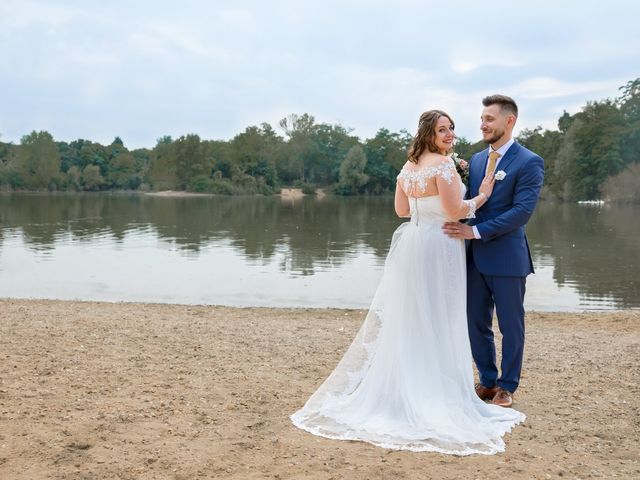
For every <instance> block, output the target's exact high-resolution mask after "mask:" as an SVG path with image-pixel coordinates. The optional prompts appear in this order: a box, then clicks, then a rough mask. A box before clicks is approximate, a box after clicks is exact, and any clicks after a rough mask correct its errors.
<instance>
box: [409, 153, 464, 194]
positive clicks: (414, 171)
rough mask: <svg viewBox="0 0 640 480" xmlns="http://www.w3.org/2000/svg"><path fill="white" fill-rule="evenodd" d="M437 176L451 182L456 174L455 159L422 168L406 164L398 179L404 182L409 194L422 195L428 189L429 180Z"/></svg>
mask: <svg viewBox="0 0 640 480" xmlns="http://www.w3.org/2000/svg"><path fill="white" fill-rule="evenodd" d="M436 176H440V177H442V178H444V179H445V180H446V181H447V183H449V184H451V183H452V182H453V178H454V177H455V176H456V166H455V164H454V163H453V160H451V159H449V160H448V161H444V162H442V163H441V164H440V165H436V166H430V167H422V168H407V166H406V165H405V166H404V167H402V170H401V171H400V173H399V174H398V181H399V182H402V184H401V185H402V189H403V190H404V191H405V193H406V194H407V196H414V197H420V196H421V195H420V193H422V194H424V193H425V192H426V190H427V181H428V180H430V179H432V178H434V177H436ZM422 196H424V195H422Z"/></svg>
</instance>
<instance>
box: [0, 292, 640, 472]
mask: <svg viewBox="0 0 640 480" xmlns="http://www.w3.org/2000/svg"><path fill="white" fill-rule="evenodd" d="M364 314H365V312H363V311H361V310H330V309H266V308H226V307H192V306H178V305H149V304H130V303H116V304H113V303H95V302H64V301H40V300H8V299H5V300H0V478H1V479H3V480H10V479H45V478H46V479H197V478H216V479H218V478H229V479H262V478H273V479H301V478H302V479H306V478H311V479H342V478H344V479H375V478H381V479H429V478H446V479H449V478H451V479H454V478H463V479H467V478H469V479H475V478H513V479H525V478H526V479H529V478H536V479H537V478H540V479H545V478H569V479H575V478H581V479H583V478H621V479H628V478H640V463H639V457H640V438H639V437H640V433H639V432H640V408H639V407H640V400H639V399H640V386H639V381H640V375H639V373H640V311H623V312H610V313H576V314H567V313H557V314H556V313H529V314H528V316H527V345H526V354H525V363H524V372H523V379H522V384H521V387H520V389H519V390H518V392H517V394H516V406H517V408H518V409H520V410H521V411H523V412H525V413H526V414H527V416H528V418H527V421H526V422H525V423H524V424H523V425H520V426H518V427H516V428H515V429H514V430H513V432H512V433H511V434H508V435H507V436H506V442H507V450H506V452H505V453H502V454H498V455H494V456H490V457H487V456H471V457H454V456H446V455H441V454H435V453H411V452H398V451H388V450H384V449H380V448H377V447H374V446H372V445H368V444H365V443H359V442H338V441H332V440H326V439H323V438H317V437H315V436H313V435H310V434H308V433H306V432H303V431H301V430H298V429H296V428H295V427H293V426H292V425H291V423H290V421H289V419H288V416H289V415H290V414H291V413H292V412H293V411H295V410H296V409H298V408H299V407H300V406H301V405H302V404H303V403H304V402H305V401H306V399H307V397H308V396H309V395H310V394H311V393H312V392H313V391H314V390H315V388H316V387H317V386H318V385H319V384H320V383H321V382H322V380H323V379H324V378H325V377H326V375H327V374H328V373H329V372H330V371H331V370H332V369H333V367H334V366H335V364H336V362H337V361H338V360H339V359H340V357H341V355H342V353H343V352H344V350H345V349H346V348H347V346H348V345H349V343H350V341H351V339H352V338H353V336H354V334H355V332H356V331H357V329H358V327H359V325H360V322H361V321H362V319H363V317H364Z"/></svg>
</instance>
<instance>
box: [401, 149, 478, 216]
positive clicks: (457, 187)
mask: <svg viewBox="0 0 640 480" xmlns="http://www.w3.org/2000/svg"><path fill="white" fill-rule="evenodd" d="M436 177H440V178H442V179H443V180H444V181H445V182H446V184H447V185H446V186H445V188H446V190H447V191H446V192H442V191H440V190H439V189H438V188H436V187H435V185H434V183H431V184H429V181H430V180H431V179H434V178H436ZM397 178H398V182H400V186H401V187H402V190H403V191H404V192H405V193H406V195H407V197H408V198H409V208H410V211H411V219H412V222H418V223H419V222H420V220H422V221H423V223H424V222H425V221H431V222H433V223H442V222H444V221H447V220H452V219H453V218H452V217H451V213H450V212H451V209H452V207H451V205H449V209H448V210H449V213H447V209H446V208H445V202H448V203H452V202H455V203H458V204H459V206H460V209H461V211H460V212H459V213H460V215H459V218H475V212H476V202H475V201H473V200H462V199H463V198H464V196H465V193H466V191H467V188H466V186H465V185H464V183H463V182H462V180H461V179H460V176H459V175H458V173H457V172H456V166H455V163H454V162H453V160H451V159H447V160H444V161H443V162H442V163H440V164H439V165H435V166H428V167H413V165H410V166H407V165H405V166H404V167H403V168H402V170H401V171H400V173H399V174H398V177H397ZM454 182H456V183H454ZM448 186H451V188H447V187H448ZM434 190H435V192H436V193H435V194H434V193H433V192H434ZM458 192H459V193H458ZM452 197H453V198H452ZM456 220H457V218H456Z"/></svg>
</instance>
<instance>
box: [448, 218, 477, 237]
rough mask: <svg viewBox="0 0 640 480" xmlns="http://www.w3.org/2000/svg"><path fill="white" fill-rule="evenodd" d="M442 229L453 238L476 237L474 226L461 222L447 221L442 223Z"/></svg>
mask: <svg viewBox="0 0 640 480" xmlns="http://www.w3.org/2000/svg"><path fill="white" fill-rule="evenodd" d="M442 230H443V231H444V233H445V234H446V235H447V236H449V237H451V238H458V239H462V240H473V239H474V238H476V237H475V235H474V234H473V228H471V227H470V226H469V225H465V224H464V223H460V222H447V223H445V224H444V225H442Z"/></svg>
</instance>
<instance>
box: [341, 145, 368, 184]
mask: <svg viewBox="0 0 640 480" xmlns="http://www.w3.org/2000/svg"><path fill="white" fill-rule="evenodd" d="M366 165H367V156H366V155H365V153H364V150H362V147H360V146H359V145H356V146H355V147H351V149H350V150H349V152H348V153H347V156H346V157H345V158H344V160H343V161H342V164H341V165H340V182H339V183H338V186H337V191H338V193H341V194H343V195H355V194H358V193H361V192H362V190H363V187H364V186H365V185H366V184H367V181H368V180H369V177H368V176H367V174H365V173H364V170H365V167H366Z"/></svg>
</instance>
